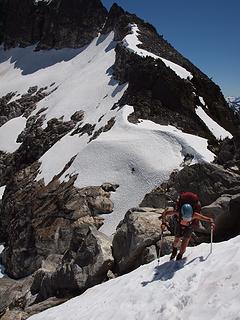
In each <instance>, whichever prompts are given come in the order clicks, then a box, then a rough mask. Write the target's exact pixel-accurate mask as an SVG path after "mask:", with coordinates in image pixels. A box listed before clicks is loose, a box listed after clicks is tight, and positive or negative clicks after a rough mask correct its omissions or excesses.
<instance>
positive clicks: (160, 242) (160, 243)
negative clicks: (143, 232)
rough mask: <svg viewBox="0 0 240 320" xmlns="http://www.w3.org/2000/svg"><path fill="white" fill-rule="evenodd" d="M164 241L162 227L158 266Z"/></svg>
mask: <svg viewBox="0 0 240 320" xmlns="http://www.w3.org/2000/svg"><path fill="white" fill-rule="evenodd" d="M162 243H163V229H162V231H161V236H160V245H159V250H158V253H157V259H158V266H159V262H160V256H161V252H162Z"/></svg>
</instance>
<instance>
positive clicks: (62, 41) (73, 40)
mask: <svg viewBox="0 0 240 320" xmlns="http://www.w3.org/2000/svg"><path fill="white" fill-rule="evenodd" d="M1 2H2V3H1V6H2V10H3V11H2V12H3V14H2V19H3V20H2V21H1V24H2V25H0V40H2V41H3V42H4V46H5V48H11V47H16V46H18V45H20V46H21V47H26V46H29V45H32V44H36V43H38V46H37V48H38V49H50V48H56V49H60V48H64V47H70V48H76V47H82V46H84V45H86V44H88V43H89V42H90V41H91V40H92V39H93V38H94V37H96V36H97V34H98V32H99V31H100V30H101V28H102V26H103V24H104V21H105V20H106V17H107V10H106V9H105V8H104V7H103V5H102V3H101V1H100V0H53V1H50V2H49V3H48V2H46V1H38V2H35V1H34V0H3V1H1ZM0 18H1V16H0ZM13 21H14V23H13Z"/></svg>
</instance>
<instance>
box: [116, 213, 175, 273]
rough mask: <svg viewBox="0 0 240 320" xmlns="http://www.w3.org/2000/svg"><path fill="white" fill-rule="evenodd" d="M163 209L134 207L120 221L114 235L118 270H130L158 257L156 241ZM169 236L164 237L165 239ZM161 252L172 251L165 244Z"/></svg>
mask: <svg viewBox="0 0 240 320" xmlns="http://www.w3.org/2000/svg"><path fill="white" fill-rule="evenodd" d="M162 211H163V210H162V209H153V208H133V209H131V210H129V211H128V212H127V213H126V215H125V217H124V220H122V221H121V222H120V224H119V225H118V227H117V231H116V233H115V235H114V237H113V256H114V259H115V264H116V272H117V273H119V274H123V273H126V272H129V271H131V270H133V269H135V268H137V267H138V266H140V265H141V264H143V263H147V262H149V261H152V260H153V259H154V258H156V247H155V246H156V243H157V242H158V241H159V239H160V230H161V220H160V219H159V217H160V216H161V213H162ZM166 239H169V238H164V241H166ZM163 249H164V250H163V251H162V252H161V254H162V255H163V254H168V253H170V250H169V247H167V246H164V247H163Z"/></svg>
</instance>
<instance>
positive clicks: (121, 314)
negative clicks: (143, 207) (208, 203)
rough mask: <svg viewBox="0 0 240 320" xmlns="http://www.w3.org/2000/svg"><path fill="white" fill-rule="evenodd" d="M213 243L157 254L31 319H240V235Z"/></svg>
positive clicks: (30, 319)
mask: <svg viewBox="0 0 240 320" xmlns="http://www.w3.org/2000/svg"><path fill="white" fill-rule="evenodd" d="M209 247H210V246H209V245H208V244H201V245H199V246H197V247H193V248H187V252H186V254H185V256H186V259H183V260H180V261H169V256H165V257H163V258H161V259H160V265H158V264H157V261H156V260H155V261H153V262H151V263H149V264H147V265H143V266H141V267H140V268H138V269H136V270H135V271H133V272H131V273H128V274H126V275H124V276H121V277H119V278H116V279H113V280H110V281H108V282H106V283H103V284H100V285H98V286H95V287H93V288H91V289H89V290H87V291H86V292H85V293H84V294H82V295H81V296H79V297H76V298H74V299H71V300H69V301H68V302H66V303H64V304H62V305H60V306H58V307H54V308H52V309H49V310H47V311H44V312H42V313H40V314H38V315H34V316H32V317H30V318H29V320H65V319H69V320H70V319H71V320H78V319H80V318H81V320H95V319H98V320H111V319H114V320H123V319H128V320H135V319H138V320H150V319H151V320H159V319H161V320H169V319H171V320H183V319H184V320H205V319H209V320H210V319H211V320H238V319H239V315H240V304H239V299H240V279H239V273H240V237H236V238H234V239H231V240H229V241H226V242H222V243H216V244H213V252H212V254H209V249H210V248H209ZM223 266H224V267H223Z"/></svg>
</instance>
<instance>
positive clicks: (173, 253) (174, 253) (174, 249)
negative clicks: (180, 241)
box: [170, 247, 177, 260]
mask: <svg viewBox="0 0 240 320" xmlns="http://www.w3.org/2000/svg"><path fill="white" fill-rule="evenodd" d="M176 255H177V248H175V247H173V250H172V254H171V257H170V260H173V259H174V258H175V257H176Z"/></svg>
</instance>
